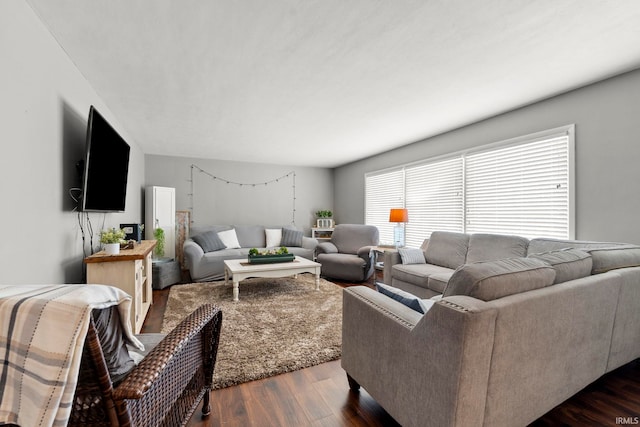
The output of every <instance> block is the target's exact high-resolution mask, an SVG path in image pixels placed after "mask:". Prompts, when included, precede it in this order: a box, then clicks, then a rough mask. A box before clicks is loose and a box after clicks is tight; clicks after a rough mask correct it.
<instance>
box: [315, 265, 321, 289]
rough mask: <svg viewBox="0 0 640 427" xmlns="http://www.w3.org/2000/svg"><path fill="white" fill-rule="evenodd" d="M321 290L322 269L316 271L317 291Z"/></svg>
mask: <svg viewBox="0 0 640 427" xmlns="http://www.w3.org/2000/svg"><path fill="white" fill-rule="evenodd" d="M319 290H320V269H317V270H316V291H319Z"/></svg>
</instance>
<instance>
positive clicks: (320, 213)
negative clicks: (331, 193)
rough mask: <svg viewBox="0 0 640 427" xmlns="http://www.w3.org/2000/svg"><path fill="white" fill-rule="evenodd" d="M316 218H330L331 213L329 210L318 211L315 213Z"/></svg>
mask: <svg viewBox="0 0 640 427" xmlns="http://www.w3.org/2000/svg"><path fill="white" fill-rule="evenodd" d="M316 216H317V217H318V218H331V217H332V216H333V212H331V211H330V210H324V211H318V212H316Z"/></svg>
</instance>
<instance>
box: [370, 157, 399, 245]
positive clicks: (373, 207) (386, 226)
mask: <svg viewBox="0 0 640 427" xmlns="http://www.w3.org/2000/svg"><path fill="white" fill-rule="evenodd" d="M403 207H404V170H402V169H397V170H394V171H389V172H384V173H379V174H372V175H367V176H366V177H365V224H370V225H375V226H376V227H378V230H379V231H380V244H382V245H393V228H394V227H395V224H392V223H390V222H389V211H390V210H391V209H392V208H403Z"/></svg>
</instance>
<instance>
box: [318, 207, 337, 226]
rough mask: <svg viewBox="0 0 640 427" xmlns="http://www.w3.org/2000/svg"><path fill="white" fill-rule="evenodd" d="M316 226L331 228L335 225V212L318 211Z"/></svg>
mask: <svg viewBox="0 0 640 427" xmlns="http://www.w3.org/2000/svg"><path fill="white" fill-rule="evenodd" d="M316 217H317V218H318V219H317V220H316V227H318V228H331V227H333V219H331V217H333V212H331V211H330V210H322V211H317V212H316Z"/></svg>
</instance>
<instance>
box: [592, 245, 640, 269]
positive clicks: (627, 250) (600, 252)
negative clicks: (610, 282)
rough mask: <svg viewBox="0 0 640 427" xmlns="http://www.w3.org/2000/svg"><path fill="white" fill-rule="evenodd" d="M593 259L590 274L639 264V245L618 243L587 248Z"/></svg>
mask: <svg viewBox="0 0 640 427" xmlns="http://www.w3.org/2000/svg"><path fill="white" fill-rule="evenodd" d="M587 252H589V253H590V254H591V257H592V259H593V266H592V269H591V273H592V274H599V273H605V272H607V271H609V270H615V269H617V268H624V267H637V266H640V247H638V246H634V245H620V246H616V247H609V248H599V249H589V250H587Z"/></svg>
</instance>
